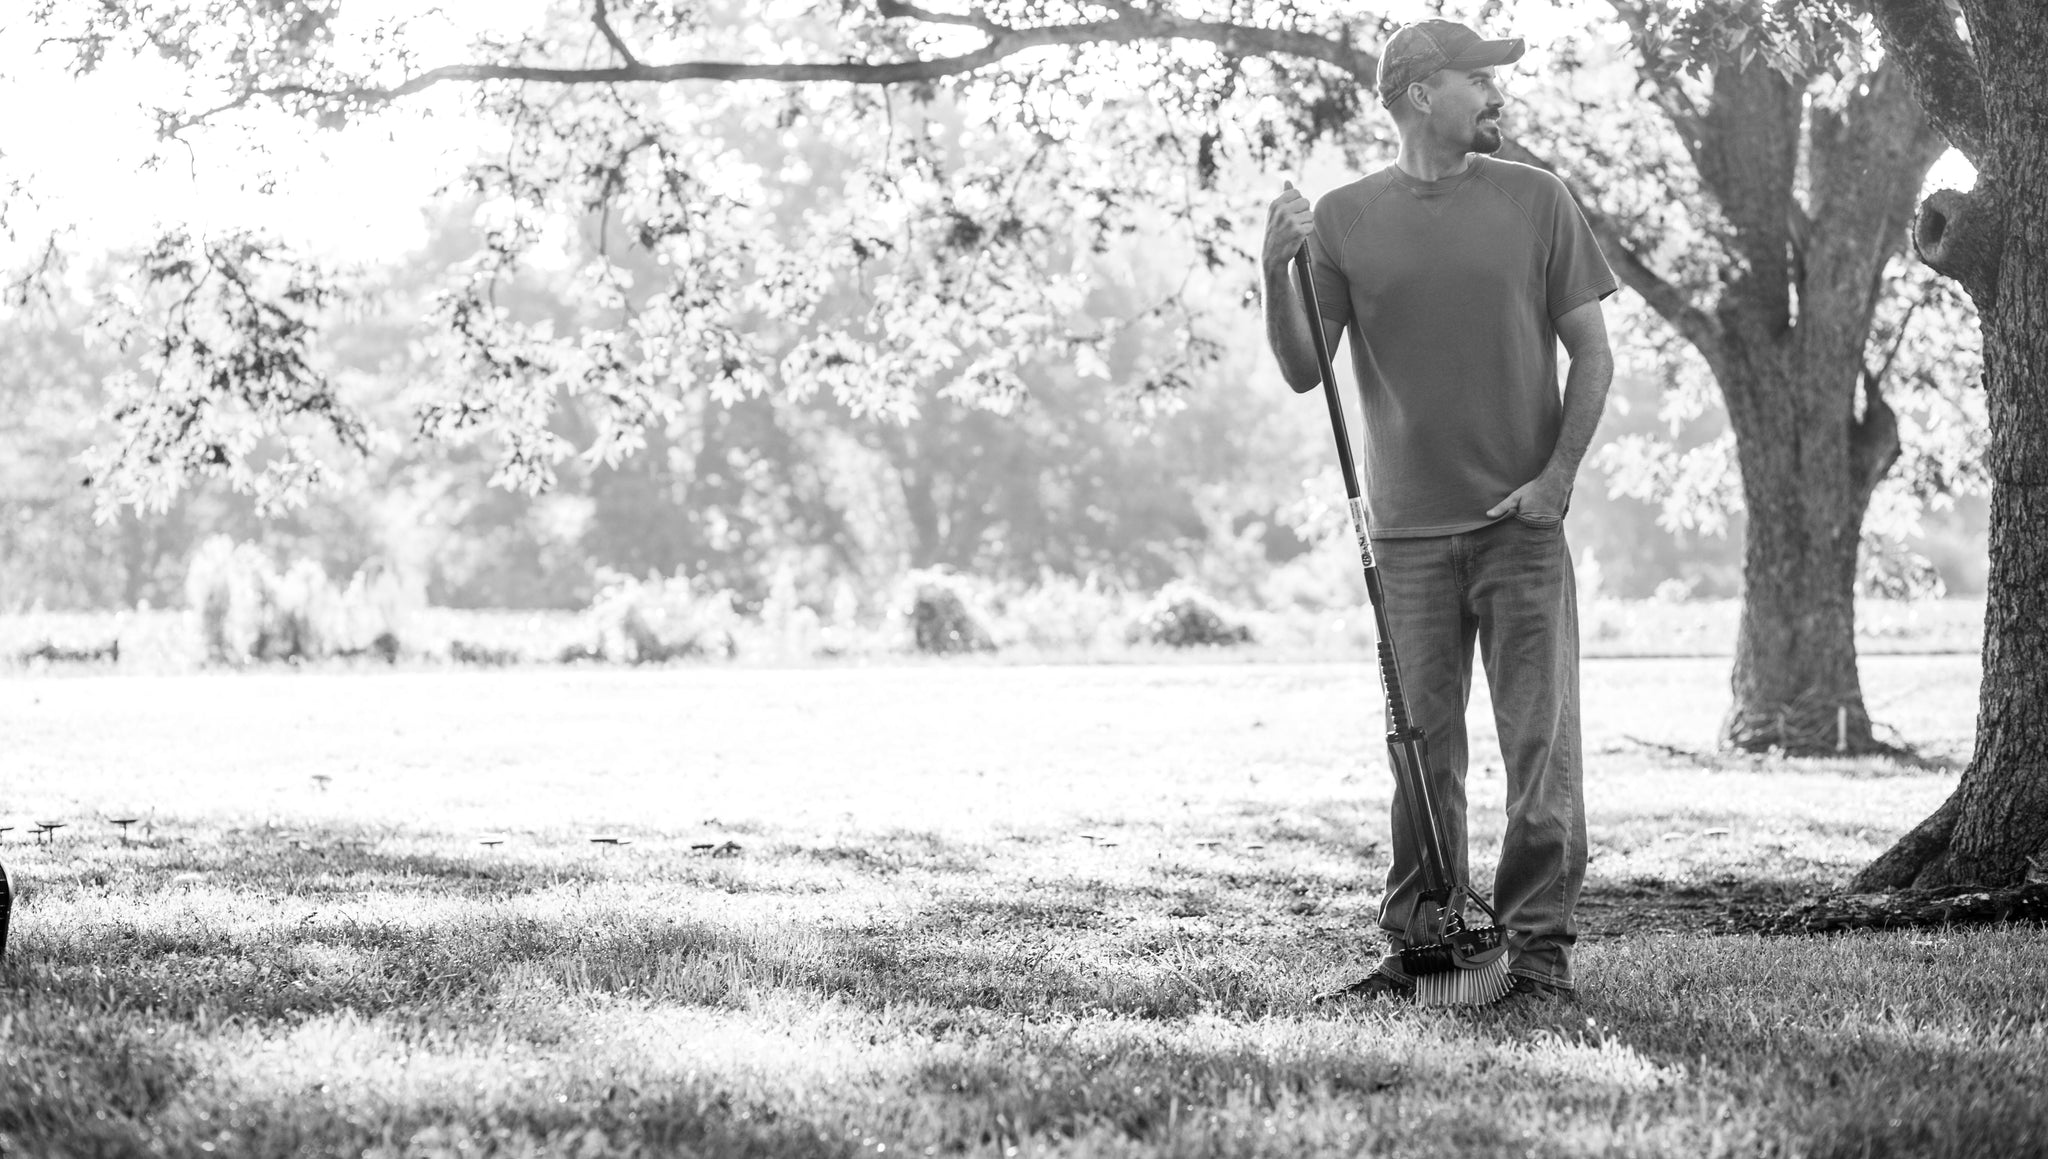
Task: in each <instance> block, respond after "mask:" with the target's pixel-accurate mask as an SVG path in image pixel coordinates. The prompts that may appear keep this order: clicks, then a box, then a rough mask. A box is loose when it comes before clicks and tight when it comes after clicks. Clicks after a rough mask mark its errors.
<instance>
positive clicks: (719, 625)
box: [565, 571, 740, 664]
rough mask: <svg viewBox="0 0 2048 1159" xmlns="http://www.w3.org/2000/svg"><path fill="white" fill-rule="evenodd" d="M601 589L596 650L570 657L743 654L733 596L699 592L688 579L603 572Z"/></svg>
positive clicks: (624, 660) (595, 606) (594, 607)
mask: <svg viewBox="0 0 2048 1159" xmlns="http://www.w3.org/2000/svg"><path fill="white" fill-rule="evenodd" d="M598 581H599V583H600V584H601V585H602V586H601V587H600V588H599V590H598V594H597V598H596V599H595V600H594V601H592V602H591V606H590V615H591V619H592V621H593V622H594V627H595V628H596V631H597V647H596V648H595V649H593V650H589V651H588V652H586V653H584V654H583V655H580V656H574V657H565V658H568V659H586V658H587V659H601V660H610V661H613V662H615V663H621V664H661V663H666V662H667V661H670V660H682V659H691V658H696V657H704V656H719V657H723V658H725V659H728V660H729V659H731V658H733V657H734V656H736V655H738V654H739V643H738V638H737V636H736V635H735V632H734V629H735V628H737V627H738V626H739V623H740V615H739V612H738V610H737V609H735V608H734V606H733V597H732V593H731V592H729V591H724V590H719V591H714V592H700V591H698V590H696V588H695V586H694V585H693V584H691V582H690V580H689V579H688V578H687V577H684V576H675V577H673V578H668V577H663V576H660V575H651V576H649V577H647V578H646V579H644V580H638V579H634V578H633V577H631V576H628V575H622V574H620V573H618V572H614V571H599V572H598Z"/></svg>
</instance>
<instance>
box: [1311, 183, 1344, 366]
mask: <svg viewBox="0 0 2048 1159" xmlns="http://www.w3.org/2000/svg"><path fill="white" fill-rule="evenodd" d="M1324 216H1325V214H1324V209H1323V205H1322V204H1321V203H1318V204H1317V205H1316V230H1315V232H1314V233H1312V234H1310V235H1309V239H1308V257H1309V263H1308V264H1309V269H1310V271H1312V272H1313V273H1314V274H1315V283H1316V305H1317V306H1319V307H1321V309H1322V312H1323V336H1324V337H1325V338H1327V339H1329V342H1330V347H1331V353H1332V354H1335V353H1336V346H1337V341H1338V339H1340V338H1342V337H1343V336H1344V327H1345V326H1347V325H1349V324H1350V322H1351V283H1350V281H1349V280H1348V279H1346V278H1345V277H1344V267H1343V266H1341V265H1339V264H1338V263H1337V255H1336V254H1334V253H1332V252H1331V250H1330V248H1329V247H1328V246H1326V245H1324V244H1323V234H1324V231H1325V228H1326V225H1325V222H1324Z"/></svg>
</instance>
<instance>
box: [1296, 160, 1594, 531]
mask: <svg viewBox="0 0 2048 1159" xmlns="http://www.w3.org/2000/svg"><path fill="white" fill-rule="evenodd" d="M1309 251H1310V255H1311V258H1312V262H1313V269H1314V272H1315V283H1316V297H1317V299H1318V304H1319V305H1320V307H1321V309H1322V314H1323V325H1324V329H1325V331H1326V332H1327V333H1328V334H1329V335H1330V336H1331V340H1332V341H1333V342H1334V341H1335V340H1336V336H1337V335H1338V334H1339V333H1341V332H1343V331H1344V330H1345V329H1347V328H1348V329H1349V331H1350V334H1351V359H1352V364H1353V366H1354V367H1355V368H1356V370H1357V372H1358V388H1359V394H1360V396H1361V399H1362V402H1363V414H1364V418H1365V432H1364V445H1365V457H1364V463H1363V471H1362V476H1363V482H1364V486H1365V492H1366V505H1367V508H1368V510H1369V511H1370V513H1371V519H1372V531H1373V534H1374V535H1376V536H1385V537H1388V538H1413V537H1421V536H1429V535H1451V534H1455V533H1457V532H1460V531H1470V530H1472V529H1474V528H1477V527H1484V526H1486V525H1487V524H1489V523H1492V522H1494V520H1491V519H1488V518H1487V516H1486V510H1487V508H1489V507H1492V506H1493V505H1494V504H1496V503H1498V502H1500V501H1501V500H1502V499H1504V498H1506V497H1507V495H1508V493H1509V492H1511V491H1513V490H1514V489H1515V488H1517V487H1520V486H1521V485H1522V484H1524V483H1527V482H1528V481H1529V480H1531V479H1534V478H1535V477H1536V476H1537V475H1538V474H1540V473H1541V472H1542V470H1543V467H1544V465H1545V464H1546V463H1548V462H1549V460H1550V454H1551V451H1552V450H1553V449H1555V447H1556V445H1557V434H1558V429H1559V427H1560V425H1561V424H1562V421H1563V415H1564V408H1563V403H1562V400H1561V399H1560V397H1559V392H1558V381H1557V331H1556V326H1555V324H1556V320H1557V319H1558V318H1559V317H1562V316H1563V315H1564V314H1566V313H1568V312H1569V311H1571V310H1572V309H1574V308H1576V307H1578V306H1581V305H1584V304H1585V303H1587V302H1591V301H1595V300H1597V299H1600V298H1604V297H1606V296H1607V295H1609V294H1612V293H1613V292H1614V290H1615V282H1614V275H1613V273H1612V272H1611V271H1610V270H1609V269H1608V268H1607V262H1606V259H1605V258H1603V257H1602V256H1601V253H1600V246H1599V243H1598V242H1597V241H1595V240H1594V238H1593V233H1592V230H1591V229H1590V228H1589V227H1588V226H1587V225H1586V219H1585V217H1584V216H1583V215H1581V214H1580V213H1579V208H1578V206H1577V205H1576V204H1574V203H1573V202H1572V199H1571V194H1570V193H1568V192H1567V191H1566V190H1565V187H1564V185H1563V183H1562V182H1560V181H1558V179H1557V178H1556V177H1554V176H1552V175H1551V174H1549V173H1546V172H1544V171H1543V170H1541V169H1537V168H1534V167H1532V166H1528V165H1518V164H1516V163H1514V162H1512V161H1502V160H1499V159H1497V158H1493V157H1486V156H1475V157H1473V158H1472V160H1471V164H1469V165H1468V166H1467V167H1466V168H1465V171H1464V172H1463V173H1460V174H1458V175H1457V176H1455V177H1447V178H1445V179H1443V180H1441V181H1418V180H1416V179H1415V178H1413V177H1411V176H1409V175H1408V174H1406V173H1404V172H1402V170H1401V169H1400V167H1399V166H1395V165H1389V166H1388V167H1386V168H1385V169H1381V170H1379V171H1378V172H1376V173H1373V174H1371V175H1370V176H1368V177H1365V178H1363V179H1361V180H1358V181H1355V182H1353V183H1351V184H1350V185H1346V186H1344V187H1343V188H1340V189H1336V190H1333V191H1332V192H1330V193H1329V194H1328V195H1326V196H1324V197H1323V198H1322V200H1320V201H1318V202H1317V203H1316V207H1315V233H1314V235H1313V237H1312V238H1311V239H1310V245H1309Z"/></svg>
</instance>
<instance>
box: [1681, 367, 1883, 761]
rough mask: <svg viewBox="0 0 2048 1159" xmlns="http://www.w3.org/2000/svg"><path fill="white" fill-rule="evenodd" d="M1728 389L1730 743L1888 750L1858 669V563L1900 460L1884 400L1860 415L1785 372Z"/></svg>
mask: <svg viewBox="0 0 2048 1159" xmlns="http://www.w3.org/2000/svg"><path fill="white" fill-rule="evenodd" d="M1838 373H1839V372H1838ZM1722 389H1723V393H1724V395H1725V396H1726V397H1727V399H1728V403H1729V414H1730V416H1731V419H1732V421H1733V422H1734V425H1735V431H1736V443H1737V447H1738V454H1739V456H1740V459H1741V464H1742V490H1743V503H1744V505H1745V506H1746V507H1747V509H1748V529H1747V538H1746V540H1745V542H1744V544H1743V583H1744V591H1743V601H1742V618H1741V625H1740V627H1739V629H1738V631H1737V634H1736V643H1735V668H1734V672H1733V674H1732V676H1731V677H1730V688H1731V691H1732V692H1733V697H1732V700H1731V704H1730V707H1729V710H1728V715H1727V717H1726V719H1725V720H1724V721H1723V724H1722V738H1723V740H1724V741H1725V742H1726V743H1728V744H1730V745H1732V746H1734V747H1736V748H1741V749H1745V750H1749V751H1761V750H1764V749H1770V748H1779V749H1784V750H1787V751H1792V752H1805V753H1810V752H1865V751H1869V750H1872V749H1875V748H1881V747H1883V746H1881V745H1880V744H1879V743H1878V742H1877V741H1876V739H1875V738H1874V737H1873V736H1872V735H1871V729H1870V714H1869V713H1868V712H1867V711H1865V709H1864V705H1863V684H1862V680H1861V678H1860V676H1859V675H1858V673H1857V669H1856V602H1855V594H1856V554H1857V548H1858V545H1859V543H1860V541H1861V538H1862V535H1861V528H1862V526H1863V514H1864V512H1865V510H1866V509H1867V508H1868V507H1869V505H1870V494H1871V490H1872V488H1874V487H1875V486H1876V485H1877V482H1878V481H1879V480H1880V479H1882V478H1883V476H1884V472H1885V471H1886V470H1888V469H1889V468H1890V467H1891V465H1892V463H1893V462H1894V461H1895V460H1896V459H1897V458H1898V448H1899V440H1898V425H1897V422H1896V420H1895V419H1894V418H1893V415H1892V412H1891V409H1890V408H1889V407H1887V406H1885V404H1884V401H1883V399H1882V398H1881V397H1880V396H1878V395H1877V394H1876V392H1875V391H1872V392H1871V393H1870V396H1869V403H1868V404H1867V405H1866V407H1865V410H1864V413H1863V415H1862V417H1861V418H1858V417H1856V416H1855V415H1853V414H1851V413H1849V411H1848V410H1847V408H1845V407H1843V406H1842V404H1841V399H1842V396H1843V395H1844V393H1845V392H1844V391H1843V390H1842V389H1840V388H1839V387H1838V386H1837V385H1836V384H1835V383H1833V382H1829V381H1826V380H1820V381H1815V380H1813V379H1808V380H1805V381H1801V380H1800V379H1799V378H1797V377H1795V376H1793V375H1790V374H1788V373H1786V372H1785V371H1783V370H1781V369H1777V368H1770V369H1764V370H1762V371H1761V372H1758V371H1748V372H1735V373H1731V374H1729V375H1726V376H1724V381H1723V387H1722ZM1850 389H1851V392H1853V389H1854V388H1853V386H1852V387H1851V388H1850ZM1785 431H1797V432H1798V437H1796V438H1789V439H1788V438H1785V437H1783V436H1782V432H1785Z"/></svg>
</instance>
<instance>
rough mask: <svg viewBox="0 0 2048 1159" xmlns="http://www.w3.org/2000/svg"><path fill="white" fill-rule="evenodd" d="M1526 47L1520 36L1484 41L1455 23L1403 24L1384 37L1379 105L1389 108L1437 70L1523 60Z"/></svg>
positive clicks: (1487, 66)
mask: <svg viewBox="0 0 2048 1159" xmlns="http://www.w3.org/2000/svg"><path fill="white" fill-rule="evenodd" d="M1526 51H1528V45H1526V44H1523V43H1522V39H1521V37H1519V36H1518V37H1513V38H1511V39H1508V40H1487V39H1485V38H1483V37H1481V36H1480V35H1479V34H1478V33H1477V32H1474V31H1472V30H1471V29H1469V28H1467V27H1465V26H1464V25H1462V24H1459V23H1458V22H1456V21H1454V20H1422V21H1417V22H1416V23H1414V24H1404V25H1402V26H1401V27H1400V28H1398V29H1396V30H1395V32H1394V35H1392V36H1390V37H1388V38H1387V47H1386V48H1385V49H1383V50H1381V52H1380V80H1379V85H1380V103H1381V104H1382V105H1386V106H1389V107H1391V106H1392V105H1393V103H1394V102H1395V101H1397V100H1399V99H1400V97H1401V94H1402V93H1405V92H1407V91H1408V86H1409V85H1412V84H1414V83H1415V82H1417V81H1420V80H1426V79H1428V78H1429V76H1430V75H1431V74H1433V73H1435V72H1437V71H1438V70H1439V69H1446V68H1492V67H1493V66H1494V65H1497V64H1513V63H1514V62H1516V61H1518V60H1520V59H1522V54H1523V53H1524V52H1526Z"/></svg>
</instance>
